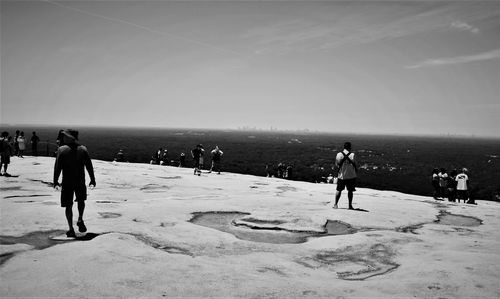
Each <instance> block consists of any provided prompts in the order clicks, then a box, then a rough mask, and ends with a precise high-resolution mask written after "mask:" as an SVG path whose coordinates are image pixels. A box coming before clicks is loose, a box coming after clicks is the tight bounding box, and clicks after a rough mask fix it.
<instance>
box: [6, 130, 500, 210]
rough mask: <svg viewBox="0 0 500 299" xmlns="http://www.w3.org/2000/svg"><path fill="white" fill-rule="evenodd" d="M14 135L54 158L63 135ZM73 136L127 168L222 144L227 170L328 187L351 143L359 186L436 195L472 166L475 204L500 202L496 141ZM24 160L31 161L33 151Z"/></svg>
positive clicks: (187, 133)
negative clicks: (442, 173) (437, 183)
mask: <svg viewBox="0 0 500 299" xmlns="http://www.w3.org/2000/svg"><path fill="white" fill-rule="evenodd" d="M16 129H21V130H24V131H25V132H31V131H37V132H38V135H39V136H40V139H41V143H40V148H39V152H40V153H41V154H44V153H45V148H48V149H49V152H51V151H55V149H56V147H55V145H54V143H55V139H56V137H57V132H58V130H59V128H44V127H24V128H13V129H12V130H10V131H12V133H13V132H14V131H15V130H16ZM75 129H77V130H79V131H80V140H81V142H82V144H85V145H86V146H87V147H88V149H89V152H90V154H91V156H92V158H94V159H100V160H105V161H112V160H113V159H114V157H115V155H116V153H117V152H118V150H119V149H122V150H123V151H124V154H125V157H126V160H127V161H129V162H132V163H149V161H150V160H151V155H152V154H153V153H154V152H155V151H156V150H157V149H158V148H160V147H162V148H163V149H167V150H168V158H169V160H173V161H174V163H177V162H178V161H179V157H180V154H181V153H185V154H186V156H187V158H186V162H187V166H188V167H190V166H191V165H192V159H191V155H190V151H191V149H193V148H194V147H195V146H196V144H199V143H202V144H203V146H204V148H205V149H206V150H207V151H208V153H207V154H208V156H207V157H206V159H207V160H206V161H208V157H209V150H211V149H213V148H214V147H215V146H216V145H218V146H219V147H220V148H221V149H222V150H223V151H224V156H223V158H222V169H223V171H227V172H235V173H244V174H253V175H258V176H266V175H267V172H266V165H268V166H269V167H273V168H276V167H277V166H278V163H284V164H286V165H290V166H292V167H293V179H294V180H300V181H307V182H322V181H325V178H326V177H327V176H328V175H329V174H333V175H334V176H335V175H336V173H335V170H333V169H332V166H333V162H334V159H335V155H336V153H337V152H338V151H340V150H341V149H342V145H343V143H344V142H345V141H351V142H352V144H353V151H354V152H355V153H356V155H357V157H356V159H357V161H358V163H359V166H360V170H359V171H360V172H359V178H358V182H359V183H358V184H359V187H366V188H373V189H379V190H394V191H400V192H404V193H410V194H417V195H426V196H431V195H432V192H433V189H432V186H431V183H430V180H431V172H432V170H433V169H434V168H441V167H444V168H446V169H448V170H452V169H455V168H456V169H460V168H463V167H466V168H468V169H469V176H470V180H471V190H472V191H471V195H472V196H473V197H474V198H476V199H483V200H498V196H499V194H500V140H498V139H496V140H495V139H481V138H447V137H440V138H437V137H405V136H372V135H340V134H314V133H308V134H306V133H287V132H280V133H277V132H243V131H206V130H189V129H165V130H160V129H109V128H75ZM4 130H5V129H4ZM7 131H9V128H7ZM46 142H48V146H47V147H46V146H45V144H46ZM26 154H27V155H29V151H27V153H26ZM14 163H15V161H14ZM205 167H208V163H206V164H205ZM14 168H15V166H14V164H12V169H14Z"/></svg>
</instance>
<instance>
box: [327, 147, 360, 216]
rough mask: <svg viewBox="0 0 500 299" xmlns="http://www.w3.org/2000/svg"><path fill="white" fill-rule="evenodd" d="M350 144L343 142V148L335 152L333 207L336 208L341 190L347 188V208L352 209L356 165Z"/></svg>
mask: <svg viewBox="0 0 500 299" xmlns="http://www.w3.org/2000/svg"><path fill="white" fill-rule="evenodd" d="M351 149H352V145H351V143H350V142H346V143H344V150H343V151H341V152H339V153H338V154H337V157H336V159H335V165H336V166H337V167H338V168H339V173H338V179H337V193H336V194H335V204H334V205H333V208H334V209H337V208H338V203H339V199H340V195H342V190H344V189H345V188H347V198H348V199H349V210H354V208H353V207H352V199H353V196H354V194H353V192H354V191H356V177H357V172H358V169H357V165H356V162H355V161H354V153H352V152H351Z"/></svg>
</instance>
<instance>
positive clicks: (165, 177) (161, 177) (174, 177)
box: [157, 175, 182, 180]
mask: <svg viewBox="0 0 500 299" xmlns="http://www.w3.org/2000/svg"><path fill="white" fill-rule="evenodd" d="M157 178H159V179H165V180H178V179H182V177H181V176H178V175H176V176H158V177H157Z"/></svg>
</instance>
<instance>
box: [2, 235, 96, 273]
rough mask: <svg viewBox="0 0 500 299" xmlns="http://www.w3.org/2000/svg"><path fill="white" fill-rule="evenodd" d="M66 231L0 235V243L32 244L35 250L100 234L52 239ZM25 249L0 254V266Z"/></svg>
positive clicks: (88, 238)
mask: <svg viewBox="0 0 500 299" xmlns="http://www.w3.org/2000/svg"><path fill="white" fill-rule="evenodd" d="M65 233H66V231H63V230H48V231H35V232H30V233H27V234H25V235H23V236H20V237H16V236H0V245H15V244H19V243H21V244H27V245H30V246H33V249H35V250H43V249H46V248H49V247H52V246H55V245H58V244H62V243H68V242H75V241H90V240H92V239H94V238H95V237H97V236H99V235H100V234H96V233H87V234H85V235H84V236H81V237H77V238H76V239H67V240H54V239H52V238H53V237H54V236H58V235H64V234H65ZM22 251H26V250H20V251H14V252H7V253H4V254H2V255H0V266H1V265H3V264H4V263H5V262H6V261H7V260H9V259H10V258H12V257H13V256H14V255H16V253H18V252H22Z"/></svg>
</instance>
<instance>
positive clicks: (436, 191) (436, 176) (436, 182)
mask: <svg viewBox="0 0 500 299" xmlns="http://www.w3.org/2000/svg"><path fill="white" fill-rule="evenodd" d="M431 184H432V188H434V192H433V194H432V197H434V199H436V200H437V199H438V197H439V193H440V188H439V169H437V168H434V169H433V170H432V177H431Z"/></svg>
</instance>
